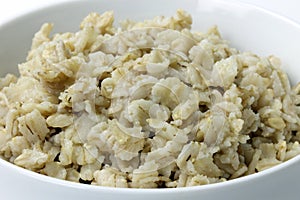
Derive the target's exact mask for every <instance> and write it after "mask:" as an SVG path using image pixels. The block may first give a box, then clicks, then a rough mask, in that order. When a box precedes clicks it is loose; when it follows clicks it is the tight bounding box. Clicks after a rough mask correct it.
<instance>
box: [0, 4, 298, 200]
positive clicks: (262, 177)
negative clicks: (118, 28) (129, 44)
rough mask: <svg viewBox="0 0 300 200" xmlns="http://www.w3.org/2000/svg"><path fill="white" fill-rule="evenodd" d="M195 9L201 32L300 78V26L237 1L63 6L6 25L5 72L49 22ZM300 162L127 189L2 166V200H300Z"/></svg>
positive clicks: (2, 37) (0, 52) (63, 24)
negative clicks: (278, 62) (210, 180)
mask: <svg viewBox="0 0 300 200" xmlns="http://www.w3.org/2000/svg"><path fill="white" fill-rule="evenodd" d="M177 8H183V9H185V10H187V11H189V12H190V13H191V14H192V16H193V20H194V25H193V29H195V30H203V31H205V30H206V29H207V28H208V27H210V26H211V25H214V24H216V25H218V26H219V28H220V30H221V33H222V35H223V37H224V38H226V39H228V40H230V41H231V44H232V46H235V47H237V48H238V49H241V50H244V51H253V52H256V53H257V54H260V55H269V54H275V55H277V56H278V57H280V58H281V59H282V61H283V65H284V68H285V70H286V71H287V72H288V73H289V75H290V77H291V80H292V82H294V83H295V82H296V81H297V80H300V70H298V66H300V59H299V53H298V52H299V48H300V37H299V35H300V26H299V25H297V24H296V23H293V22H291V21H289V20H288V19H285V18H283V17H280V16H278V15H275V14H273V13H271V12H269V11H266V10H263V9H260V8H257V7H255V6H251V5H249V4H242V3H238V2H236V1H230V0H224V1H222V0H189V1H182V0H164V4H162V2H161V1H159V0H151V1H141V0H101V1H100V0H98V1H86V0H82V1H71V2H67V3H56V4H55V5H53V6H49V7H45V8H42V9H41V8H40V9H39V10H35V11H32V12H30V13H28V14H24V15H23V16H21V17H18V18H16V19H14V20H12V21H9V22H7V23H5V24H2V25H0V66H1V68H0V70H1V71H0V74H1V76H3V75H4V74H5V73H7V72H15V71H16V68H17V67H16V66H17V63H20V62H22V61H23V60H24V59H25V56H26V52H27V50H28V49H29V47H30V43H31V39H32V36H33V34H34V33H35V32H36V31H37V30H38V29H39V27H40V26H41V24H42V23H44V22H53V23H54V24H55V28H54V31H53V32H64V31H75V30H76V29H78V24H79V23H80V21H81V19H82V18H83V17H84V16H86V15H87V14H88V13H89V12H91V11H98V12H103V11H106V10H114V11H115V14H116V20H117V21H118V20H120V19H124V18H131V19H136V20H138V19H145V18H150V17H153V16H155V15H162V14H163V15H172V14H173V13H174V12H175V10H176V9H177ZM299 180H300V156H297V157H296V158H294V159H291V160H290V161H287V162H285V163H284V164H281V165H279V166H276V167H274V168H272V169H269V170H265V171H263V172H261V173H258V174H254V175H250V176H247V177H243V178H239V179H235V180H232V181H228V182H225V183H218V184H212V185H207V186H199V187H190V188H178V189H120V188H104V187H98V186H89V185H83V184H77V183H71V182H66V181H61V180H57V179H53V178H50V177H46V176H43V175H39V174H36V173H33V172H30V171H27V170H24V169H22V168H19V167H17V166H14V165H12V164H10V163H8V162H6V161H3V160H0V199H1V200H2V199H3V200H19V199H23V200H29V199H30V200H35V199H43V200H53V199H55V200H60V199H65V200H67V199H72V200H79V199H88V200H96V199H99V200H100V199H101V200H112V199H121V198H122V199H123V200H129V199H133V200H135V199H143V200H150V199H155V200H162V199H172V200H177V199H178V200H179V199H206V200H216V199H243V200H250V199H251V200H252V199H264V200H266V199H278V200H281V199H297V198H298V197H299V196H300V190H299V187H300V184H299Z"/></svg>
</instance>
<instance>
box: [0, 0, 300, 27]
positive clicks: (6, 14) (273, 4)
mask: <svg viewBox="0 0 300 200" xmlns="http://www.w3.org/2000/svg"><path fill="white" fill-rule="evenodd" d="M62 1H72V0H8V1H3V0H1V6H0V24H1V23H3V22H5V21H8V20H9V19H11V18H14V17H16V16H19V15H21V14H22V13H26V12H28V11H30V10H32V9H36V8H39V7H43V6H46V5H48V4H53V3H59V2H62ZM85 1H92V0H85ZM234 1H242V2H246V3H250V4H255V5H257V6H260V7H263V8H265V9H268V10H270V11H273V12H276V13H278V14H281V15H283V16H285V17H288V18H290V19H292V20H294V21H296V22H298V23H300V13H299V8H300V1H298V0H234Z"/></svg>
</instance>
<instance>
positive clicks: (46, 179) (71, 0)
mask: <svg viewBox="0 0 300 200" xmlns="http://www.w3.org/2000/svg"><path fill="white" fill-rule="evenodd" d="M103 1H108V0H103ZM110 1H115V2H117V1H120V0H110ZM121 1H123V2H124V1H128V0H121ZM212 1H214V2H226V3H227V4H228V3H230V4H233V5H239V6H246V7H250V8H251V9H254V10H257V11H259V12H261V13H264V14H267V15H269V16H271V17H272V18H276V19H278V20H280V21H283V22H285V23H287V24H289V25H291V26H294V27H296V28H297V29H299V31H300V23H298V22H296V21H295V20H293V19H291V18H289V17H287V16H283V15H281V14H279V13H277V12H275V11H271V10H268V9H266V8H263V7H261V6H258V5H254V4H251V3H249V2H241V1H237V0H212ZM84 2H85V1H83V0H62V1H55V2H51V3H50V4H47V5H42V6H38V7H34V8H31V9H27V10H24V11H23V12H21V13H16V14H15V17H11V18H8V19H5V20H3V22H1V23H0V32H1V29H5V27H6V26H9V25H10V24H11V23H14V22H16V21H18V20H22V18H23V17H26V16H28V15H32V14H36V13H39V12H43V11H44V10H47V9H54V8H55V7H57V6H66V5H68V4H75V3H84ZM296 163H300V154H299V155H296V156H295V157H293V158H291V159H289V160H287V161H284V162H283V163H280V164H278V165H276V166H273V167H271V168H268V169H266V170H263V171H261V172H257V173H254V174H250V175H246V176H242V177H239V178H235V179H231V180H227V181H224V182H219V183H211V184H207V185H199V186H189V187H179V188H116V187H106V186H98V185H88V184H82V183H77V182H72V181H68V180H61V179H58V178H54V177H50V176H47V175H43V174H40V173H37V172H33V171H31V170H28V169H25V168H22V167H20V166H17V165H15V164H13V163H11V162H9V161H7V160H5V159H2V158H1V157H0V167H3V168H8V169H10V170H12V171H15V172H16V173H18V174H20V175H24V176H25V177H30V178H33V179H35V180H37V181H40V182H43V183H50V184H54V185H59V186H63V187H66V188H73V189H79V190H90V191H96V192H97V191H98V192H101V191H103V190H105V191H108V192H116V191H117V192H121V193H122V192H123V193H127V194H137V193H143V194H146V193H152V194H153V193H158V194H163V193H169V192H172V193H181V192H193V191H198V192H199V191H204V190H212V189H213V190H217V189H219V188H224V187H228V186H234V185H237V184H241V183H246V182H251V181H253V180H256V179H262V178H265V177H266V176H271V175H272V174H274V173H276V172H278V171H281V170H282V169H284V168H286V167H288V166H290V165H293V164H296Z"/></svg>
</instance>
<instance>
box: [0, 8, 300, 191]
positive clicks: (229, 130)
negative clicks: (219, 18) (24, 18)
mask: <svg viewBox="0 0 300 200" xmlns="http://www.w3.org/2000/svg"><path fill="white" fill-rule="evenodd" d="M113 22H114V16H113V13H112V12H105V13H103V14H101V15H100V14H98V13H91V14H89V15H88V16H87V17H86V18H85V19H83V21H82V22H81V24H80V30H79V31H78V32H75V33H70V32H67V33H57V34H54V35H52V36H50V32H51V29H52V27H53V25H52V24H50V23H46V24H44V25H43V26H42V27H41V29H40V30H39V31H38V32H37V33H36V34H35V36H34V38H33V41H32V47H31V50H30V51H29V53H28V56H27V59H26V62H24V63H22V64H20V65H19V66H18V67H19V73H20V76H19V77H16V76H15V75H12V74H8V75H6V76H5V77H4V78H2V79H0V155H1V158H2V159H5V160H7V161H9V162H11V163H14V164H15V165H18V166H21V167H23V168H26V169H29V170H32V171H35V172H37V173H41V174H45V175H48V176H51V177H55V178H59V179H64V180H69V181H74V182H80V183H85V184H93V185H100V186H110V187H128V188H157V187H159V188H162V187H168V188H173V187H186V186H196V185H204V184H211V183H217V182H222V181H226V180H230V179H235V178H238V177H241V176H245V175H249V174H253V173H256V172H260V171H262V170H265V169H267V168H270V167H273V166H275V165H278V164H280V163H282V162H284V161H286V160H289V159H290V158H292V157H294V156H296V155H297V154H299V153H300V145H299V141H300V132H299V130H300V129H299V125H300V120H299V114H300V110H299V105H300V96H299V93H300V92H299V91H300V85H299V84H298V85H296V86H295V87H291V85H290V83H289V80H288V77H287V75H286V73H285V72H283V71H282V69H281V67H280V61H279V59H278V58H276V57H274V56H270V57H259V56H257V55H255V54H252V53H249V52H239V51H238V50H236V49H234V48H232V47H230V46H229V43H228V42H227V41H225V40H223V39H222V38H221V36H220V33H219V32H218V30H217V28H216V27H212V28H211V29H209V30H208V31H207V32H206V33H201V32H197V31H194V30H191V24H192V19H191V16H190V15H189V14H188V13H186V12H184V11H182V10H178V11H177V12H176V14H175V15H174V16H172V17H163V16H158V17H155V18H154V19H152V20H145V21H143V22H134V21H129V20H126V21H123V22H122V23H120V24H121V25H120V27H115V26H114V25H113Z"/></svg>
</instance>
